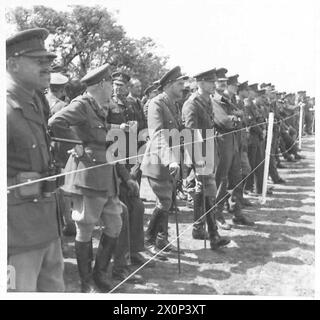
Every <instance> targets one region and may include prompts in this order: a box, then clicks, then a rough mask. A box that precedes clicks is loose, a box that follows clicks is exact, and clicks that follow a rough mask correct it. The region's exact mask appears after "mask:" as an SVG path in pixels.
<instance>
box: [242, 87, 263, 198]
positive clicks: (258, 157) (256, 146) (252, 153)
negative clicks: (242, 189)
mask: <svg viewBox="0 0 320 320" xmlns="http://www.w3.org/2000/svg"><path fill="white" fill-rule="evenodd" d="M257 91H258V84H257V83H253V84H250V85H248V98H247V99H245V100H244V104H245V110H246V113H247V114H248V119H249V121H248V124H249V127H250V129H249V141H248V158H249V161H250V166H251V169H252V170H254V169H255V171H254V173H252V174H251V175H250V176H249V177H248V178H247V182H246V190H248V191H249V192H251V193H253V191H254V190H253V188H254V185H255V186H256V190H255V191H256V194H261V193H262V184H263V164H261V162H262V161H263V154H264V151H263V149H264V137H263V128H262V127H261V126H257V124H259V123H262V122H263V120H262V119H261V118H260V117H259V115H260V114H259V112H258V109H257V107H256V105H255V103H254V100H255V98H256V97H257V95H258V94H257ZM259 164H260V165H259Z"/></svg>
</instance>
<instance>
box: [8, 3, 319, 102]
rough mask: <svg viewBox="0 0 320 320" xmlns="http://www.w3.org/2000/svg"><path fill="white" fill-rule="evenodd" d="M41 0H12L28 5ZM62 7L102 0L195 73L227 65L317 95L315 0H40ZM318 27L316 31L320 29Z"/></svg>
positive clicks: (128, 26) (243, 76)
mask: <svg viewBox="0 0 320 320" xmlns="http://www.w3.org/2000/svg"><path fill="white" fill-rule="evenodd" d="M36 3H38V4H39V3H41V1H37V2H30V1H23V2H22V1H15V0H13V1H10V6H11V7H12V6H16V5H18V4H20V5H23V6H30V4H36ZM42 3H43V4H44V5H47V6H50V7H53V8H55V9H57V10H65V9H66V8H67V5H68V4H75V3H77V4H84V5H95V4H100V5H103V6H104V7H106V8H108V9H109V10H110V11H111V12H113V13H114V14H115V17H116V19H117V21H118V22H119V23H120V24H121V25H123V26H124V28H125V30H126V32H127V34H128V35H129V36H131V37H134V38H141V37H143V36H148V37H151V38H153V39H154V40H155V41H156V43H157V44H158V45H159V53H162V54H164V55H168V56H169V57H170V59H169V63H168V67H174V66H176V65H180V66H181V68H182V71H183V72H184V73H186V74H188V75H190V76H192V75H193V74H195V73H198V72H201V71H205V70H208V69H212V68H214V67H225V68H227V69H228V71H229V72H228V75H234V74H239V75H240V76H239V80H240V81H241V82H242V81H246V80H248V81H249V82H250V83H254V82H258V83H262V82H272V83H273V84H275V85H276V88H277V89H278V90H279V91H287V92H295V91H298V90H307V92H308V94H309V95H311V96H314V95H315V94H316V57H318V56H319V54H320V52H319V47H316V39H317V36H318V37H319V36H320V35H319V32H318V34H317V36H316V30H318V31H319V22H317V23H316V21H319V20H320V14H319V6H317V1H316V0H314V1H313V0H303V1H301V0H298V1H295V0H290V1H287V0H269V1H265V0H258V1H257V0H223V1H222V0H196V1H194V0H161V1H160V0H157V1H155V0H131V1H129V0H117V1H115V0H104V1H100V2H99V1H97V0H96V1H90V0H87V1H83V0H78V1H70V0H69V1H64V2H59V1H51V0H47V1H45V2H44V1H43V2H42ZM316 28H317V29H316Z"/></svg>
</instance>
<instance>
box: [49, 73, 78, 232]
mask: <svg viewBox="0 0 320 320" xmlns="http://www.w3.org/2000/svg"><path fill="white" fill-rule="evenodd" d="M68 81H69V79H68V78H67V77H66V76H64V75H63V74H61V73H58V72H52V73H51V74H50V87H49V90H48V92H47V93H46V99H47V101H48V103H49V106H50V115H51V116H52V115H53V114H55V113H56V112H58V111H59V110H61V109H62V108H64V107H66V106H67V105H68V104H67V103H66V102H65V101H63V100H62V99H63V98H64V97H65V95H66V92H65V86H66V84H67V83H68ZM64 146H65V145H63V146H62V145H61V146H60V148H63V147H64ZM68 147H69V148H70V146H68ZM63 151H66V150H63ZM61 153H62V150H60V152H59V155H60V154H61ZM63 156H64V157H65V156H66V153H64V155H63ZM59 160H61V162H64V163H63V164H62V165H63V166H64V165H65V164H66V160H67V159H59ZM64 160H65V161H64ZM57 196H58V199H59V205H60V207H61V210H62V212H63V217H64V226H63V234H64V235H65V236H74V235H75V234H76V230H75V225H74V222H73V220H72V218H71V199H70V197H69V196H68V195H67V194H65V193H64V192H63V191H62V190H61V189H60V188H59V189H58V191H57Z"/></svg>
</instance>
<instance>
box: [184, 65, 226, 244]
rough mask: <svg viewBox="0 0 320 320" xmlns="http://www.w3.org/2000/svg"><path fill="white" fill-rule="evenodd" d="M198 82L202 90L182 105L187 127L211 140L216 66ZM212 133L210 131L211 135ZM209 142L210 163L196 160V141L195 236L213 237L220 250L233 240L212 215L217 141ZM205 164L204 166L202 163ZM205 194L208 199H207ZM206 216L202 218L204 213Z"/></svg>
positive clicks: (198, 147)
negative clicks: (226, 234)
mask: <svg viewBox="0 0 320 320" xmlns="http://www.w3.org/2000/svg"><path fill="white" fill-rule="evenodd" d="M194 78H195V79H196V81H197V86H198V90H197V91H196V92H195V93H193V94H192V95H191V96H190V97H189V99H188V100H187V101H186V102H185V103H184V105H183V108H182V119H183V121H184V125H185V127H186V128H190V129H192V131H194V132H193V133H194V136H195V138H194V139H195V140H196V139H197V137H199V135H200V136H201V137H202V138H203V139H206V138H207V139H210V136H209V132H210V131H209V130H206V129H212V139H213V134H214V131H213V124H214V123H213V112H212V103H211V99H210V95H211V94H212V93H213V92H214V81H215V80H216V77H215V69H213V70H209V71H206V72H202V73H199V74H197V75H195V76H194ZM207 133H208V134H207ZM208 142H209V143H207V144H206V145H207V146H208V149H206V158H205V159H206V162H205V163H201V161H202V162H203V161H204V160H200V161H196V159H195V157H196V156H197V155H199V154H201V153H202V148H201V143H199V142H197V141H195V143H194V156H193V159H194V161H193V162H194V166H195V168H196V172H197V173H196V180H197V182H196V192H195V195H194V202H193V212H194V224H193V230H192V236H193V238H194V239H200V240H203V239H207V238H209V239H210V246H211V249H213V250H214V249H217V248H219V247H221V246H225V245H227V244H228V243H229V242H230V240H227V239H224V238H222V237H220V235H219V233H218V230H217V225H216V220H215V216H214V215H213V214H212V210H211V208H213V207H214V200H215V196H216V190H217V189H216V183H215V178H214V163H213V161H212V159H216V160H217V157H216V156H214V149H213V150H212V149H211V150H210V148H209V146H210V145H213V144H214V140H212V141H208ZM200 164H202V166H201V167H199V165H200ZM203 197H204V199H203ZM207 211H208V213H207V214H206V216H205V217H202V216H203V215H204V213H206V212H207ZM205 221H206V222H207V225H208V231H209V235H207V233H206V232H205V228H204V223H205Z"/></svg>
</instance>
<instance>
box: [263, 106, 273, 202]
mask: <svg viewBox="0 0 320 320" xmlns="http://www.w3.org/2000/svg"><path fill="white" fill-rule="evenodd" d="M273 120H274V113H273V112H270V113H269V121H268V135H267V144H266V152H265V160H264V173H263V186H262V198H261V204H265V203H266V195H267V182H268V176H269V163H270V151H271V143H272V132H273Z"/></svg>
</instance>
